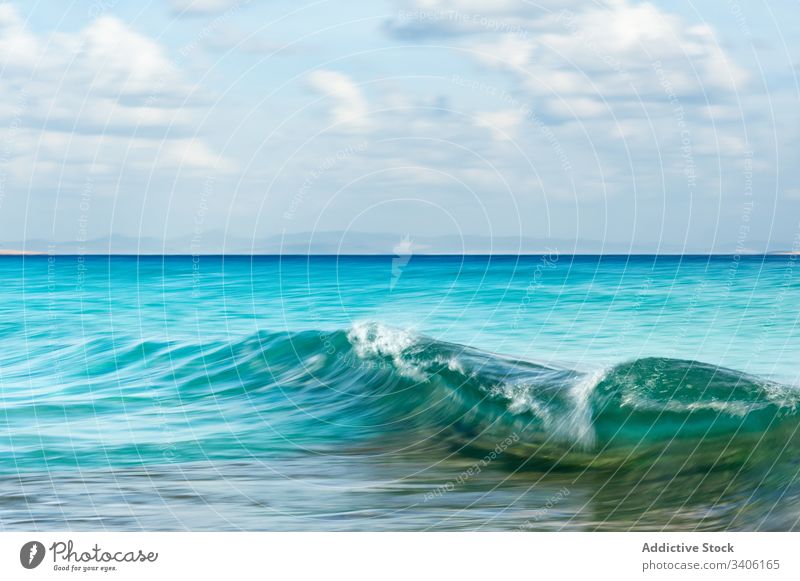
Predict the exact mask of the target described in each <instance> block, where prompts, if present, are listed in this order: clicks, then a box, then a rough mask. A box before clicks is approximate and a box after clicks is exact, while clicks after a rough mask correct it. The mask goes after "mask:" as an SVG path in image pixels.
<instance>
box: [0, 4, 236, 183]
mask: <svg viewBox="0 0 800 581" xmlns="http://www.w3.org/2000/svg"><path fill="white" fill-rule="evenodd" d="M2 59H5V61H7V62H4V63H3V64H5V65H8V66H7V68H5V69H4V70H3V84H2V85H0V111H6V112H12V113H13V112H14V111H18V115H17V117H18V119H17V120H16V121H15V124H16V125H17V128H16V131H15V136H14V140H13V144H12V145H13V147H12V148H10V151H9V158H13V159H10V160H9V163H10V165H12V166H15V164H16V170H14V171H17V170H19V169H20V168H19V167H18V165H19V163H23V164H24V163H27V164H31V166H32V167H36V168H38V170H37V171H39V172H40V173H44V168H46V167H47V164H48V163H54V164H57V165H60V166H61V167H62V168H63V167H65V166H67V165H70V164H74V165H76V166H83V165H84V164H85V163H86V160H85V159H84V158H85V155H87V154H88V155H91V156H93V157H98V156H99V157H101V158H104V159H105V162H106V163H100V162H98V163H96V164H94V165H93V166H92V171H94V170H95V169H96V168H98V167H101V168H102V167H106V168H107V167H113V166H114V159H113V158H111V159H110V158H108V157H107V155H106V153H107V151H106V148H109V147H110V146H109V144H111V143H113V144H115V146H114V148H113V151H114V152H115V153H118V154H120V156H121V157H120V159H121V160H122V161H121V163H128V162H130V163H132V164H138V163H141V164H144V165H146V166H152V165H153V163H152V161H148V160H147V155H138V154H136V155H133V156H132V157H128V155H127V153H126V152H127V151H129V150H130V151H134V152H139V151H143V152H147V151H149V152H153V151H156V150H158V148H159V147H160V146H161V145H162V144H164V146H165V149H166V150H167V151H168V152H177V151H183V150H187V154H186V156H185V159H183V158H182V159H183V165H184V166H186V167H197V168H207V167H209V166H215V167H217V168H219V169H223V168H230V167H232V166H231V164H230V163H229V162H227V161H225V160H220V159H218V158H217V157H216V156H214V155H213V154H211V153H210V151H209V148H208V146H207V145H205V144H202V143H201V142H200V141H199V140H196V141H194V142H193V144H191V145H187V144H186V143H184V142H182V141H180V140H182V139H184V137H182V136H181V135H183V134H185V133H187V132H189V131H190V130H191V129H192V128H193V109H192V107H191V106H184V105H183V104H182V103H184V102H185V101H186V99H187V96H188V95H189V94H190V91H191V87H190V86H189V85H188V84H187V83H186V82H185V80H183V78H182V75H181V71H180V70H179V69H178V67H177V65H176V64H175V63H174V62H173V61H172V60H171V59H170V58H169V56H168V54H167V52H166V51H165V50H164V48H163V47H162V46H161V45H160V44H159V43H158V42H156V41H154V40H153V39H151V38H149V37H147V36H145V35H143V34H140V33H138V32H136V31H135V30H133V29H132V28H131V27H129V26H128V25H127V24H125V23H124V22H122V21H121V20H119V19H117V18H114V17H112V16H107V15H105V16H101V17H99V18H97V19H95V20H94V21H92V22H90V23H89V24H88V25H87V26H86V27H85V28H83V29H82V30H80V31H77V32H75V33H69V34H67V33H54V34H52V35H49V36H47V37H45V36H39V35H36V34H34V33H33V32H32V31H30V30H29V29H28V28H27V27H26V26H25V25H24V22H23V20H22V19H21V17H20V15H19V13H18V12H17V10H16V9H15V7H14V6H12V5H10V4H0V60H2ZM171 134H176V135H179V136H181V137H171V136H170V135H171ZM148 135H150V138H148ZM154 135H156V136H157V137H153V136H154ZM173 141H174V143H173ZM126 142H127V143H128V144H129V147H128V148H125V147H124V146H123V145H122V144H123V143H126ZM143 144H146V145H143ZM181 148H182V149H181ZM176 155H177V154H176ZM168 157H169V156H168ZM17 162H19V163H17ZM12 169H13V168H12ZM12 173H13V172H12ZM56 175H58V174H56Z"/></svg>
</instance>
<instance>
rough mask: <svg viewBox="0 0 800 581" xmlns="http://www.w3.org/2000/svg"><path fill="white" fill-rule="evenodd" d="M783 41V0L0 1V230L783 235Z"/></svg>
mask: <svg viewBox="0 0 800 581" xmlns="http://www.w3.org/2000/svg"><path fill="white" fill-rule="evenodd" d="M798 39H800V18H798V17H797V1H796V0H791V1H789V0H777V1H771V2H769V3H767V2H761V1H755V2H743V1H742V0H731V1H726V2H713V3H712V2H701V3H696V2H688V1H687V2H684V1H681V0H679V1H678V2H674V1H673V2H667V1H661V0H659V1H656V2H639V1H636V0H611V1H607V2H586V1H584V2H570V0H560V1H558V2H555V1H551V0H539V1H537V2H528V1H525V0H492V1H490V0H371V1H369V2H367V1H366V0H364V1H358V2H356V1H347V2H343V1H339V2H332V1H323V0H320V1H314V2H306V1H305V0H299V1H298V0H291V1H288V0H287V1H282V0H263V1H262V0H250V1H249V2H248V1H245V0H240V1H239V2H237V1H235V0H234V1H231V0H193V1H192V0H150V1H145V2H123V1H120V0H85V1H81V0H76V1H74V2H69V3H67V2H63V1H56V0H40V1H38V2H12V3H3V4H0V81H1V82H0V113H1V114H0V243H1V245H2V247H4V248H11V247H16V248H20V247H31V248H33V247H34V246H36V245H37V244H38V245H41V244H42V243H44V242H53V243H56V244H57V245H63V244H65V243H75V242H76V241H77V242H82V241H84V240H86V241H91V240H94V239H101V240H103V239H106V238H107V237H108V236H113V237H118V238H119V239H120V240H127V241H128V242H124V243H121V244H129V245H130V244H133V242H131V241H135V240H138V239H152V240H158V241H164V243H165V247H166V246H167V242H168V241H175V240H182V241H183V242H181V243H180V244H184V245H191V246H192V247H202V248H203V249H204V250H209V249H210V250H217V251H223V250H226V249H228V248H233V247H234V246H235V245H236V244H239V245H241V241H242V240H244V241H254V244H256V242H255V241H258V240H262V239H266V238H269V237H276V236H289V237H292V236H294V237H295V238H297V237H300V238H302V237H303V236H313V235H316V234H319V233H324V234H325V236H327V238H326V240H331V241H332V242H331V243H332V244H336V243H337V241H339V242H342V243H343V245H344V246H343V247H345V248H346V247H347V241H348V240H350V239H352V238H354V237H358V236H361V237H362V238H363V236H364V235H365V234H367V235H368V234H370V233H380V234H381V236H383V237H387V236H388V237H389V239H391V238H392V237H397V239H398V240H406V239H410V240H411V241H412V244H413V241H414V240H421V241H427V242H425V243H420V244H418V245H417V246H418V247H419V248H420V249H421V250H428V251H435V250H436V247H435V246H436V244H435V242H430V241H431V240H434V239H435V237H437V236H440V237H450V238H453V237H455V238H454V239H458V240H461V239H463V240H465V241H467V242H465V245H464V248H465V249H466V250H475V249H478V248H477V246H480V245H481V244H484V245H485V241H489V243H491V241H492V240H495V239H505V240H509V239H511V240H514V239H523V240H525V241H526V242H523V248H521V249H522V250H535V249H536V248H532V247H530V245H531V244H540V243H541V244H544V243H547V242H548V241H551V242H553V244H552V245H557V246H558V250H560V251H562V252H568V251H569V250H570V249H571V248H579V247H580V248H582V247H585V246H586V244H588V243H591V244H594V245H595V246H596V247H597V250H598V251H601V250H604V249H614V250H619V249H620V248H622V249H627V250H630V251H633V252H651V251H659V250H662V251H676V250H677V251H681V250H684V251H690V252H705V251H717V252H720V251H727V252H734V251H743V252H744V251H753V250H755V251H759V250H764V249H773V250H774V249H780V248H784V249H791V248H792V247H795V249H800V238H798V235H799V234H800V181H799V180H800V169H798V160H800V146H799V144H800V140H798V137H800V113H799V108H798V99H799V97H800V81H799V80H798V68H799V67H800V64H799V63H800V41H799V40H798ZM306 233H312V234H310V235H309V234H306ZM315 233H316V234H315ZM348 237H349V238H348ZM406 237H408V238H406ZM367 238H368V236H367ZM377 238H378V237H377V236H376V239H377ZM200 240H205V241H206V242H205V244H204V245H201V246H198V245H199V244H200V242H199V241H200ZM476 240H482V241H484V242H475V241H476ZM235 241H238V242H235ZM587 241H588V242H587ZM171 243H172V242H170V244H171ZM525 244H527V245H528V247H524V245H525ZM476 245H477V246H476ZM581 245H583V246H581ZM170 248H173V247H172V246H170ZM115 250H117V251H122V250H135V247H133V248H127V247H126V248H120V247H119V246H115ZM185 250H186V251H190V250H192V248H190V247H189V246H185ZM334 250H335V248H334Z"/></svg>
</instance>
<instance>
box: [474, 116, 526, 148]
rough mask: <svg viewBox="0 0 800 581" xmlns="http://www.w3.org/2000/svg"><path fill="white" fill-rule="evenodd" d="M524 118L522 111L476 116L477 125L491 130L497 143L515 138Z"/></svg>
mask: <svg viewBox="0 0 800 581" xmlns="http://www.w3.org/2000/svg"><path fill="white" fill-rule="evenodd" d="M523 118H524V114H523V112H522V110H521V109H507V110H503V111H487V112H482V113H478V114H477V115H476V124H477V125H478V126H479V127H485V128H487V129H489V131H491V133H492V137H493V138H494V139H496V140H497V141H504V140H507V139H513V138H514V136H515V135H516V133H517V130H518V129H519V128H520V126H521V125H522V123H523Z"/></svg>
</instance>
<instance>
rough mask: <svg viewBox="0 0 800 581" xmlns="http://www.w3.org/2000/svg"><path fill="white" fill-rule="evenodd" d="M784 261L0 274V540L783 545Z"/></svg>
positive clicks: (786, 413)
mask: <svg viewBox="0 0 800 581" xmlns="http://www.w3.org/2000/svg"><path fill="white" fill-rule="evenodd" d="M797 261H798V260H797V257H795V256H769V257H733V256H718V257H707V256H703V257H700V256H694V257H645V256H637V257H603V258H599V257H571V256H524V257H517V256H513V257H511V256H507V257H492V258H488V257H426V256H385V257H283V258H278V257H209V256H202V257H191V256H184V257H97V256H87V257H78V256H26V257H2V258H0V309H2V317H0V529H3V530H13V529H24V530H30V529H36V530H61V529H72V530H95V529H106V530H520V531H524V530H720V529H726V530H794V529H798V528H800V479H799V478H798V476H800V453H799V452H800V447H798V444H800V441H799V440H800V438H798V426H799V425H800V422H799V421H798V420H799V419H800V409H799V408H798V406H800V391H799V389H800V388H798V385H799V384H800V377H799V375H800V371H799V370H798V365H797V361H798V353H800V333H799V332H798V324H799V323H800V300H798V299H800V269H798V267H797Z"/></svg>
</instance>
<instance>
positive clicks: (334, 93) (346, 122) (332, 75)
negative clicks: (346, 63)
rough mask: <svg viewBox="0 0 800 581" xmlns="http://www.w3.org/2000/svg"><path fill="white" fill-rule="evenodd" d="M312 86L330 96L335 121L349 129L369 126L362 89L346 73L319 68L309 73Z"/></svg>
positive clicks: (361, 128)
mask: <svg viewBox="0 0 800 581" xmlns="http://www.w3.org/2000/svg"><path fill="white" fill-rule="evenodd" d="M308 83H309V85H310V87H311V88H312V89H313V90H315V91H317V92H318V93H321V94H323V95H326V96H327V97H329V98H330V100H331V101H332V102H333V106H332V109H331V112H332V114H333V121H334V122H335V123H337V124H340V125H342V126H343V128H344V129H347V130H364V129H366V128H367V127H368V126H369V119H368V111H367V103H366V100H365V99H364V96H363V95H362V93H361V89H359V87H358V86H357V85H356V84H355V83H354V82H353V80H352V79H350V77H348V76H347V75H345V74H344V73H340V72H337V71H329V70H318V71H314V72H312V73H310V74H309V75H308Z"/></svg>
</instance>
